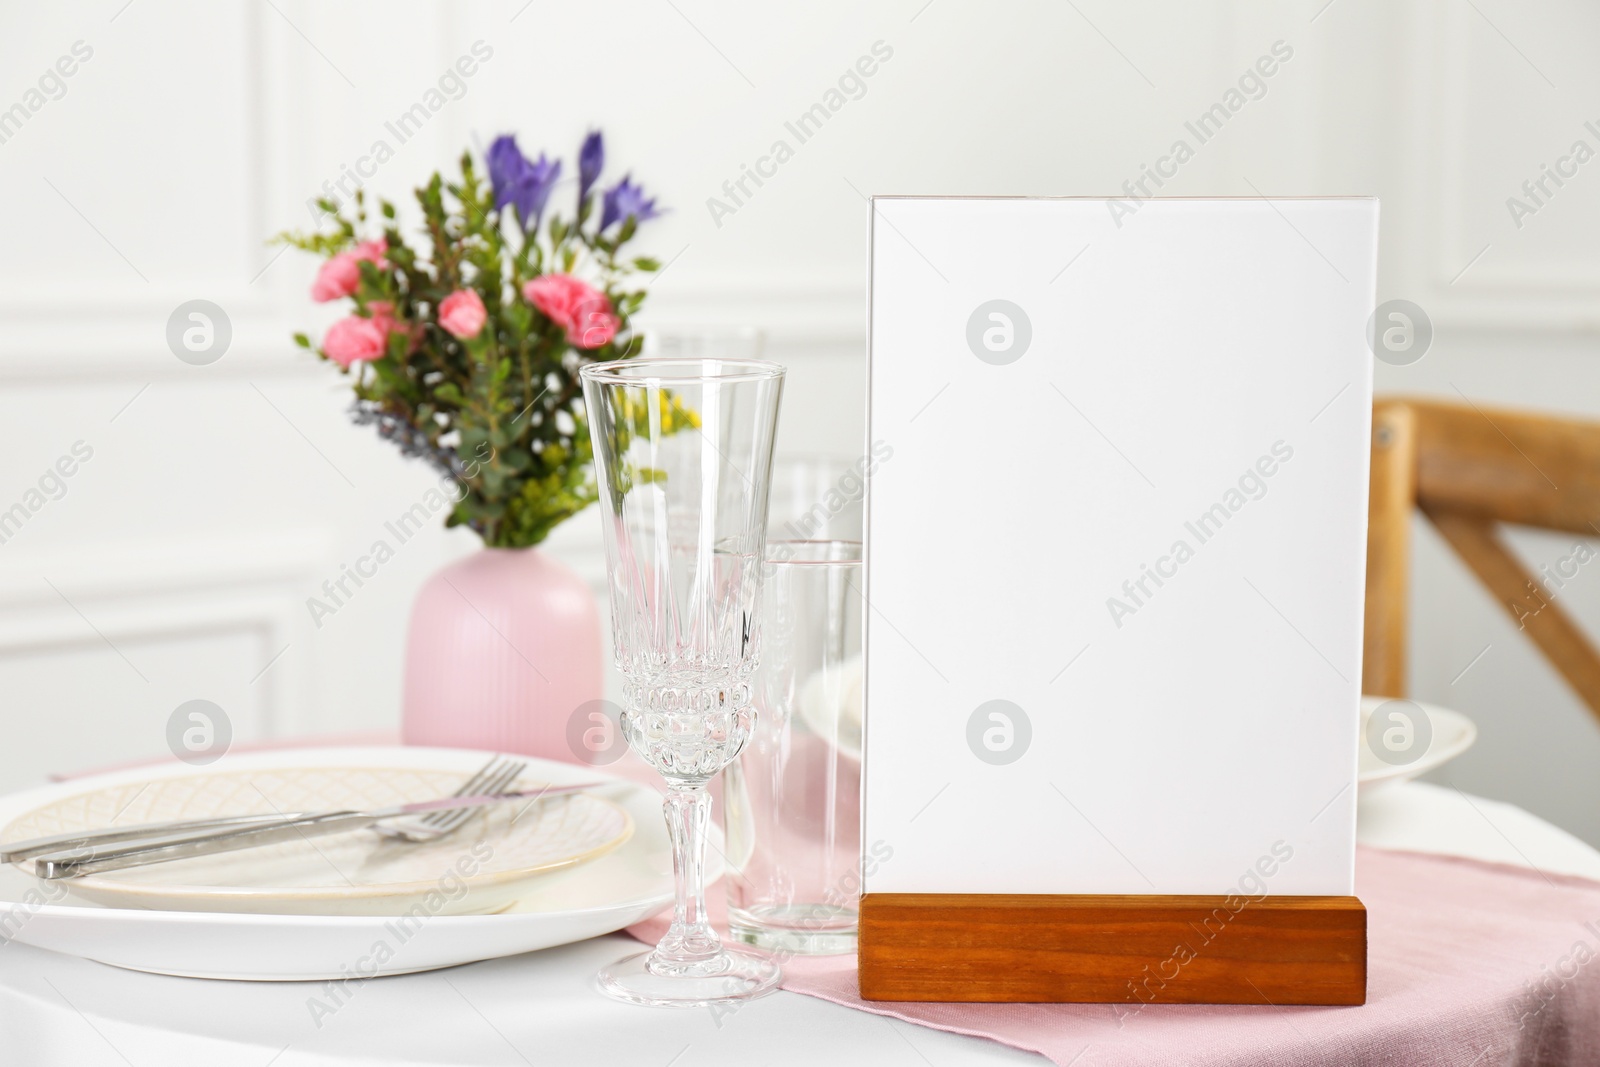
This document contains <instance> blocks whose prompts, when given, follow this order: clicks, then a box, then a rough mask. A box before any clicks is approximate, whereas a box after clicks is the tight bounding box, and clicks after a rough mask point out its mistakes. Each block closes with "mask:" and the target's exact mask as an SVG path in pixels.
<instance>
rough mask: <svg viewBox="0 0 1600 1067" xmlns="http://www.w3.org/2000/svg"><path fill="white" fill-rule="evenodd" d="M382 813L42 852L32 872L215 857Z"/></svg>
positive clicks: (329, 815) (354, 826)
mask: <svg viewBox="0 0 1600 1067" xmlns="http://www.w3.org/2000/svg"><path fill="white" fill-rule="evenodd" d="M379 818H381V816H379V815H376V814H373V813H371V812H360V811H332V812H325V813H323V814H321V815H306V816H302V817H300V818H291V819H277V820H275V821H273V822H272V823H270V824H268V825H265V826H247V827H243V828H240V829H232V830H223V831H219V832H218V833H214V834H204V835H201V836H199V837H186V838H183V839H181V840H178V841H157V842H154V843H145V844H138V845H130V846H128V847H126V848H117V849H111V850H109V851H103V850H100V849H96V848H91V849H90V850H89V851H88V853H87V854H84V855H71V854H67V855H56V856H48V855H47V856H44V857H42V858H40V859H39V860H37V861H35V864H34V873H36V874H37V875H38V876H39V877H40V878H46V879H57V878H73V877H76V876H78V875H83V874H99V873H101V872H103V871H120V870H122V869H124V868H127V867H143V866H145V865H146V864H151V863H166V862H169V861H171V860H181V859H188V858H190V857H191V856H214V855H216V854H218V853H220V852H237V851H239V850H240V849H246V848H257V847H259V846H262V845H275V844H279V843H280V842H283V841H294V840H297V839H301V838H308V837H325V836H327V835H328V834H338V833H344V832H345V831H347V830H360V829H362V828H363V827H367V826H371V825H372V824H373V823H375V822H377V821H378V820H379Z"/></svg>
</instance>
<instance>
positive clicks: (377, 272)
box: [278, 132, 660, 548]
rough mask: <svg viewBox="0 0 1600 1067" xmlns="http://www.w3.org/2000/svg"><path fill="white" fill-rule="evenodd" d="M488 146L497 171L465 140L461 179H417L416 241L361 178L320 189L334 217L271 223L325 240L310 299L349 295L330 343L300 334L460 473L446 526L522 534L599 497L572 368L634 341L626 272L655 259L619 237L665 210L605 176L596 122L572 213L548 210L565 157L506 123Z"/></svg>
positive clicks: (497, 540) (444, 467) (384, 415)
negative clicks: (339, 199) (345, 192)
mask: <svg viewBox="0 0 1600 1067" xmlns="http://www.w3.org/2000/svg"><path fill="white" fill-rule="evenodd" d="M486 162H487V169H488V186H487V187H485V185H484V182H483V180H482V178H481V177H480V175H479V170H478V167H477V165H476V164H475V163H474V161H473V158H472V155H471V153H463V155H462V157H461V164H460V168H461V169H460V177H459V179H457V180H453V181H448V182H447V181H446V180H445V179H444V177H443V176H441V175H440V174H438V173H435V174H434V175H433V176H432V177H431V178H430V179H429V180H428V182H427V184H426V185H424V186H422V187H421V188H419V189H418V190H417V192H416V198H417V203H418V205H419V206H420V208H421V210H422V222H423V225H422V233H421V236H422V237H423V239H424V240H423V241H422V242H420V243H419V245H418V246H413V245H412V244H409V243H407V241H406V239H405V237H403V236H402V234H401V232H400V230H399V228H398V226H397V223H396V213H395V209H394V205H393V204H391V203H389V202H387V201H383V200H379V201H378V214H379V215H381V218H382V221H381V222H377V223H375V222H374V221H373V220H370V219H369V216H368V210H367V203H366V200H365V198H364V196H363V195H362V193H361V192H360V191H358V192H357V193H356V196H355V198H354V200H353V203H352V204H351V205H349V208H350V211H349V213H348V214H347V213H346V206H345V205H341V204H339V203H336V202H334V201H331V200H321V201H319V202H318V205H319V207H320V208H321V210H323V211H324V212H326V213H327V215H328V216H329V217H330V218H331V219H332V221H333V223H334V229H333V232H331V233H314V234H299V233H286V234H283V235H280V237H279V238H278V240H280V241H282V242H285V243H288V244H291V245H294V246H295V247H297V248H300V249H303V250H305V251H308V252H312V253H315V254H317V255H321V256H324V257H326V259H325V261H324V262H323V264H322V266H321V269H320V270H319V271H318V273H317V278H316V282H315V284H313V286H312V289H311V295H312V297H313V299H315V300H318V301H323V302H327V301H333V300H346V299H348V300H350V301H351V302H352V304H353V307H352V308H351V314H350V315H349V316H347V317H346V318H343V319H340V320H339V321H338V322H335V323H334V324H333V326H332V327H330V328H329V330H328V332H327V333H326V335H325V336H324V337H323V339H322V343H321V344H320V345H317V344H314V343H313V342H312V341H311V339H310V338H308V337H307V336H306V335H305V334H296V335H295V341H296V342H297V343H298V344H300V345H301V346H303V347H305V348H308V349H312V350H313V351H315V352H317V353H318V354H319V355H320V356H321V357H322V358H324V359H327V360H329V361H331V362H333V363H337V364H338V365H339V366H340V367H341V368H343V369H344V372H345V373H347V374H349V375H350V376H351V378H352V386H353V387H354V390H355V396H356V399H355V405H354V412H353V414H354V418H355V419H356V421H357V422H360V423H364V424H372V425H375V426H376V427H377V429H378V432H379V433H380V434H382V435H383V436H384V437H385V438H387V439H389V440H391V441H393V442H394V443H395V444H396V445H398V446H399V447H400V449H401V450H402V451H403V452H404V453H406V454H407V455H411V456H419V457H422V458H425V459H427V460H429V461H431V462H433V463H434V464H436V465H437V466H438V467H439V468H440V470H441V471H443V472H448V473H449V474H450V475H451V476H452V477H454V479H455V480H456V482H457V496H458V499H456V500H455V502H454V505H453V508H452V510H451V512H450V514H449V516H448V518H447V520H446V523H447V525H451V526H456V525H464V526H467V527H470V528H471V529H472V530H473V531H475V532H476V533H477V534H478V535H479V536H480V537H482V538H483V541H484V544H486V545H489V546H492V547H499V548H521V547H527V546H531V545H535V544H538V543H539V542H540V541H543V540H544V539H545V537H546V536H547V535H548V534H549V533H550V531H551V529H553V528H554V527H555V526H556V525H557V524H559V523H560V522H562V521H563V520H565V519H567V518H570V517H571V516H573V515H575V514H577V513H578V512H579V511H582V510H583V509H584V508H585V507H587V506H588V505H589V504H591V503H593V502H594V500H595V499H596V488H595V480H594V477H593V472H592V469H591V458H592V457H591V446H590V443H589V432H588V429H587V427H586V425H585V423H584V417H583V410H582V389H581V388H580V386H579V383H578V368H579V367H581V366H583V365H584V364H585V363H589V362H592V361H596V360H609V359H626V358H628V357H630V356H632V355H635V354H636V353H637V352H638V349H639V339H638V337H637V336H636V335H635V334H634V333H633V331H632V330H631V327H630V319H631V317H632V316H633V315H634V313H636V312H637V311H638V310H639V308H640V306H641V305H642V304H643V303H644V298H645V293H644V291H643V289H637V288H630V287H629V286H628V279H629V277H630V275H633V274H634V273H635V272H640V271H642V272H654V271H657V270H660V264H659V263H657V261H655V260H654V259H651V258H649V257H646V256H637V257H632V258H629V257H627V256H625V255H624V254H623V248H624V246H626V245H627V244H628V242H629V241H631V240H632V239H633V237H634V235H635V233H636V232H637V230H638V228H639V226H640V225H641V224H642V223H645V222H648V221H649V220H651V219H653V218H655V217H657V215H658V214H659V212H658V210H657V208H656V202H655V200H654V199H652V198H650V197H647V196H646V195H645V193H644V190H643V189H642V188H641V187H640V186H639V185H637V184H635V183H634V182H633V181H632V180H631V178H630V177H629V176H627V175H625V176H624V177H623V178H622V179H621V180H619V181H617V182H616V183H615V184H613V185H611V186H610V187H609V188H604V189H601V188H599V187H598V182H599V179H600V174H601V171H602V170H603V169H604V163H605V148H604V143H603V141H602V139H601V135H600V134H599V133H597V132H596V133H591V134H589V136H588V137H587V138H585V140H584V142H583V145H582V147H581V149H580V150H579V153H578V175H577V197H576V200H575V202H574V203H573V206H572V211H571V213H570V214H564V213H562V212H561V211H559V210H553V209H550V200H551V195H552V193H553V192H554V191H555V189H556V187H557V185H558V184H559V183H560V180H561V172H562V162H561V160H559V159H556V160H551V159H548V158H546V156H545V155H544V154H543V153H541V154H540V155H539V158H538V159H537V160H530V159H528V158H527V157H526V156H525V155H523V153H522V151H521V150H520V149H519V148H518V147H517V143H516V140H515V138H514V137H511V136H501V137H498V138H496V139H495V141H494V143H493V144H491V145H490V147H489V152H488V156H487V160H486ZM597 201H598V204H597ZM374 229H378V230H381V233H373V232H371V231H372V230H374Z"/></svg>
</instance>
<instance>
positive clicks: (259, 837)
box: [34, 782, 606, 879]
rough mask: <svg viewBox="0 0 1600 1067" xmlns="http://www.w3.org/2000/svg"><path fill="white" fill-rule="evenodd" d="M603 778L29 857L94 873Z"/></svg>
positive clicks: (591, 785) (64, 871)
mask: <svg viewBox="0 0 1600 1067" xmlns="http://www.w3.org/2000/svg"><path fill="white" fill-rule="evenodd" d="M605 784H606V783H604V782H580V783H577V784H575V785H548V786H543V787H541V788H539V789H526V790H520V791H518V792H512V793H494V794H489V795H484V796H472V797H443V798H441V799H438V800H420V801H415V802H413V803H410V804H395V805H393V806H391V807H387V808H373V809H371V810H368V811H328V812H321V813H318V814H315V815H306V816H302V817H300V818H297V819H285V820H280V821H279V822H277V823H272V824H269V825H266V826H252V827H245V828H242V829H235V830H225V831H222V832H219V833H214V834H204V835H200V836H196V837H186V838H182V839H179V840H177V841H169V840H162V841H155V842H147V843H142V844H137V845H132V846H128V847H124V848H117V849H110V850H97V849H90V850H89V851H88V852H87V853H85V854H83V855H74V854H57V855H47V856H41V857H40V858H39V859H37V860H36V861H35V862H34V873H35V874H37V875H38V876H39V877H40V878H47V879H57V878H72V877H76V876H78V875H84V874H98V873H100V872H102V871H116V870H122V869H124V868H127V867H142V866H146V865H148V864H152V863H166V862H168V861H171V860H179V859H189V858H190V857H193V856H212V855H216V854H218V853H222V852H237V851H240V850H241V849H248V848H257V847H259V846H262V845H274V844H279V843H281V842H284V841H293V840H295V839H297V838H298V839H310V838H313V837H326V836H328V835H329V834H338V833H345V832H347V831H350V830H363V829H366V828H367V827H369V826H372V825H374V824H375V823H378V822H381V821H383V820H385V819H396V818H403V817H405V816H414V815H426V814H428V813H435V812H451V813H454V812H456V811H458V810H463V809H464V810H466V811H467V812H468V813H469V814H470V813H471V811H473V810H475V809H477V808H481V807H485V806H487V805H490V804H503V803H505V802H506V801H510V800H527V801H530V802H532V801H536V800H541V799H545V798H549V797H559V796H568V795H571V794H573V793H582V792H585V791H587V790H590V789H595V788H597V787H599V786H602V785H605ZM465 821H466V819H465V817H463V818H460V819H451V820H448V823H449V825H448V828H447V829H442V830H441V829H438V828H437V827H433V828H430V835H429V836H428V837H425V838H424V837H421V836H416V837H411V838H408V840H413V841H415V840H434V839H436V838H439V837H443V836H444V835H445V834H448V833H450V832H452V831H453V830H456V829H459V828H460V826H461V824H462V823H464V822H465ZM422 825H423V822H422V820H418V822H417V826H418V827H421V826H422ZM412 832H413V833H418V834H420V833H421V831H420V830H416V829H414V830H413V831H412Z"/></svg>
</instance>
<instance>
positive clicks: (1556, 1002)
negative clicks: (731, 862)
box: [629, 848, 1600, 1067]
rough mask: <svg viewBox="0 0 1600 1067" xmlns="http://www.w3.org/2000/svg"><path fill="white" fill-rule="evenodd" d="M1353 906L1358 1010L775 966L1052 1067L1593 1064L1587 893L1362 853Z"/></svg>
mask: <svg viewBox="0 0 1600 1067" xmlns="http://www.w3.org/2000/svg"><path fill="white" fill-rule="evenodd" d="M1356 891H1357V893H1358V894H1359V895H1360V897H1361V899H1362V901H1363V902H1364V903H1365V904H1366V906H1367V915H1368V985H1367V1003H1366V1005H1365V1006H1363V1007H1359V1008H1308V1007H1282V1008H1280V1007H1271V1006H1262V1007H1259V1008H1255V1007H1243V1006H1197V1005H1161V1004H1151V1005H1146V1006H1144V1007H1142V1008H1140V1007H1139V1006H1138V1005H1136V1004H1134V1003H1132V1002H1130V1003H1129V1004H1126V1005H1117V1006H1113V1005H1108V1004H883V1003H869V1002H866V1001H863V1000H862V999H861V998H860V996H859V994H858V992H857V988H856V961H855V957H854V956H831V957H830V956H824V957H809V958H808V957H793V958H790V959H788V960H786V961H785V963H784V970H785V979H784V983H783V988H785V989H788V990H792V991H793V992H796V993H804V994H806V995H807V996H813V997H820V998H822V999H823V1000H831V1001H833V1002H834V1003H836V1004H843V1005H845V1006H846V1007H850V1008H857V1009H859V1010H861V1011H869V1012H874V1013H876V1014H879V1015H889V1016H893V1017H895V1018H897V1019H904V1020H906V1021H908V1022H913V1023H918V1024H920V1025H923V1026H931V1027H934V1028H935V1029H939V1030H949V1031H953V1032H955V1033H959V1034H971V1035H975V1036H978V1037H986V1038H989V1039H991V1040H994V1041H999V1042H1001V1043H1002V1044H1006V1045H1011V1046H1013V1047H1015V1048H1020V1049H1026V1050H1029V1051H1032V1052H1039V1053H1042V1054H1044V1055H1045V1056H1048V1057H1049V1058H1050V1059H1051V1060H1054V1061H1055V1062H1056V1063H1057V1064H1061V1065H1062V1067H1066V1065H1067V1064H1074V1065H1076V1067H1124V1065H1126V1067H1134V1065H1140V1067H1160V1065H1167V1064H1171V1065H1178V1064H1182V1065H1185V1067H1222V1065H1228V1067H1241V1065H1251V1067H1255V1065H1260V1067H1269V1065H1270V1067H1314V1065H1315V1067H1323V1065H1326V1067H1364V1065H1374V1067H1376V1065H1379V1064H1382V1065H1404V1067H1431V1065H1435V1064H1437V1065H1446V1064H1448V1065H1452V1067H1491V1065H1506V1067H1510V1065H1515V1067H1547V1065H1550V1067H1553V1065H1556V1064H1588V1063H1600V882H1591V881H1589V880H1587V879H1583V878H1575V877H1570V876H1565V875H1549V876H1545V875H1542V874H1540V873H1538V872H1535V871H1529V870H1524V869H1522V868H1514V867H1503V866H1497V865H1493V864H1487V863H1482V862H1479V861H1477V860H1466V859H1455V858H1449V857H1441V856H1428V855H1422V854H1418V853H1410V852H1388V851H1383V850H1379V849H1372V848H1361V849H1358V851H1357V859H1356ZM711 896H712V899H713V900H714V901H720V899H721V896H722V894H721V893H720V892H717V891H716V890H715V889H713V891H712V893H711ZM713 910H714V911H715V910H717V909H715V908H714V909H713ZM665 928H666V920H665V918H661V917H658V918H656V919H652V920H650V921H649V922H646V923H641V924H640V925H638V926H635V927H633V928H631V929H630V930H629V933H631V934H633V935H634V936H635V937H637V938H639V939H640V940H642V941H645V942H648V943H652V944H653V943H654V942H655V941H656V939H657V938H659V937H660V935H661V933H662V931H664V930H665Z"/></svg>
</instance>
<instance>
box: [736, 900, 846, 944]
mask: <svg viewBox="0 0 1600 1067" xmlns="http://www.w3.org/2000/svg"><path fill="white" fill-rule="evenodd" d="M728 932H729V934H730V935H732V938H733V940H735V941H737V942H739V943H740V944H743V945H754V946H755V947H756V948H760V949H766V950H767V951H768V952H783V953H788V954H791V955H799V956H834V955H839V954H841V953H845V952H854V951H855V950H856V909H854V908H846V907H842V906H840V905H837V904H789V905H762V906H757V907H754V908H750V909H744V908H729V909H728Z"/></svg>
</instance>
